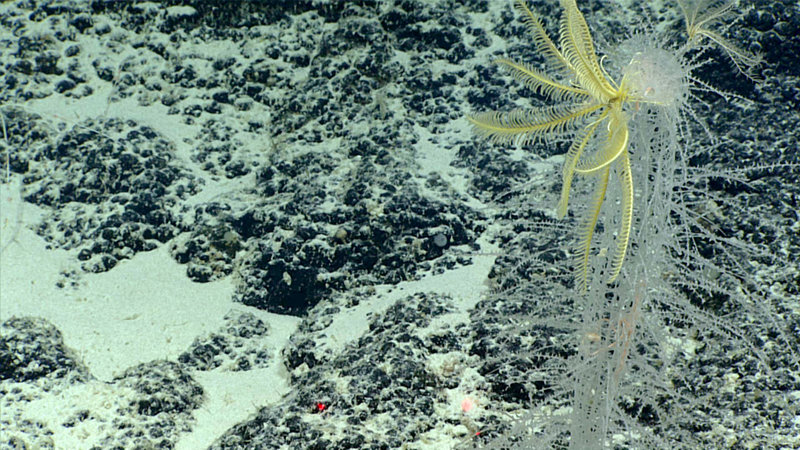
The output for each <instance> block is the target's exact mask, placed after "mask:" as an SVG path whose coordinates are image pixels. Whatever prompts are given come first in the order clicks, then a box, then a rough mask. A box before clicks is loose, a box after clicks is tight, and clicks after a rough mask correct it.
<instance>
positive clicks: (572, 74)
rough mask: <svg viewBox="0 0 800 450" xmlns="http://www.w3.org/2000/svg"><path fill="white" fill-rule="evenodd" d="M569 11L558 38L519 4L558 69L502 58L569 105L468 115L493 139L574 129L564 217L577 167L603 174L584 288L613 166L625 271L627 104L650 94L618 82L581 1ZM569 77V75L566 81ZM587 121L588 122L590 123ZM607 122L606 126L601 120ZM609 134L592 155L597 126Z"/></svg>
mask: <svg viewBox="0 0 800 450" xmlns="http://www.w3.org/2000/svg"><path fill="white" fill-rule="evenodd" d="M561 6H562V15H561V22H560V26H559V34H560V36H559V41H558V45H556V43H555V42H553V40H552V39H550V37H549V36H548V35H547V32H546V31H545V29H544V26H543V25H542V21H541V20H540V19H539V17H538V16H537V15H536V14H534V13H533V12H532V11H531V10H530V8H528V6H527V5H526V3H525V1H524V0H517V3H516V5H515V7H516V9H517V11H518V12H519V13H520V14H522V15H523V18H524V19H523V20H524V21H525V24H526V25H527V26H528V28H529V30H530V31H531V33H532V34H533V42H534V43H535V45H536V48H537V50H538V51H539V53H540V54H541V55H542V56H543V57H544V58H545V60H546V62H547V63H548V65H549V66H551V68H550V71H551V72H552V73H553V75H549V74H548V73H545V72H542V71H540V70H537V69H535V68H534V67H532V66H530V65H527V64H524V63H519V62H515V61H511V60H509V59H499V60H497V61H496V63H497V64H500V65H502V66H505V67H506V68H508V69H509V70H510V71H511V74H512V75H513V76H514V78H516V79H518V80H520V81H522V82H523V83H524V84H525V85H526V86H527V87H529V88H530V89H532V90H533V91H535V92H536V93H538V94H540V95H543V96H545V97H547V98H549V99H550V100H553V101H556V102H564V104H560V105H556V106H548V107H543V108H533V109H530V110H516V111H511V112H507V113H498V112H487V113H482V114H477V115H475V116H472V117H469V121H470V122H471V123H472V124H473V125H474V127H475V130H476V132H477V133H478V134H481V135H483V136H485V137H487V138H489V139H490V140H492V141H500V142H508V141H515V142H518V143H527V142H531V141H536V140H539V139H542V138H545V137H547V136H553V135H563V134H566V133H568V132H569V133H571V135H573V141H572V144H571V146H570V147H569V150H568V151H567V153H566V155H565V161H564V167H563V170H562V188H561V199H560V201H559V203H558V209H557V212H558V216H559V218H562V217H564V216H565V215H566V213H567V204H568V202H569V192H570V187H571V185H572V180H573V178H574V176H575V174H578V175H582V176H594V177H596V180H597V186H596V188H595V194H594V197H593V202H592V204H591V205H590V206H589V211H588V216H587V217H586V218H585V221H584V224H583V226H582V228H581V232H580V240H579V244H578V260H577V268H576V269H577V270H576V273H577V278H578V285H579V286H580V287H581V288H582V289H586V288H587V286H588V262H589V254H590V252H591V245H592V237H593V235H594V230H595V226H596V224H597V220H598V217H599V214H600V208H601V207H602V205H603V202H604V199H605V196H606V189H607V187H608V180H609V175H610V173H611V171H612V169H613V171H614V173H616V178H617V179H618V181H619V183H620V185H621V190H622V198H621V204H622V212H621V214H622V217H621V220H620V229H619V231H618V233H617V237H616V239H617V245H616V249H615V251H614V254H613V256H612V258H611V266H610V267H611V272H610V273H611V275H610V277H609V279H608V282H609V283H611V282H613V281H614V280H615V279H616V278H617V277H618V276H619V273H620V271H621V270H622V263H623V261H624V260H625V254H626V253H627V249H628V240H629V238H630V234H631V225H632V222H633V178H632V175H631V163H630V159H629V157H628V142H629V130H628V117H627V113H626V112H625V111H624V108H623V106H624V105H625V103H635V102H639V101H645V100H644V99H642V98H641V97H640V96H637V95H635V94H633V93H632V90H631V89H629V88H628V87H627V83H626V80H625V78H624V77H623V79H622V81H621V82H620V83H619V84H617V83H615V82H614V81H613V80H612V79H611V78H610V77H609V76H608V74H607V73H606V71H605V69H603V66H602V64H601V62H600V61H599V60H598V58H597V54H596V53H595V49H594V43H593V41H592V35H591V33H590V32H589V27H588V26H587V24H586V20H585V19H584V17H583V15H582V14H581V12H580V11H579V10H578V6H577V4H576V1H575V0H561ZM561 78H563V79H565V80H566V81H560V79H561ZM585 123H588V124H586V125H584V124H585ZM601 125H603V126H602V127H601ZM598 130H604V132H605V133H606V136H605V139H604V140H601V142H602V144H601V146H600V148H599V149H597V150H595V151H594V152H591V153H589V154H587V151H586V147H587V146H588V145H589V143H590V142H595V141H593V140H592V138H593V137H594V136H595V134H596V133H597V132H598Z"/></svg>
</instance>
